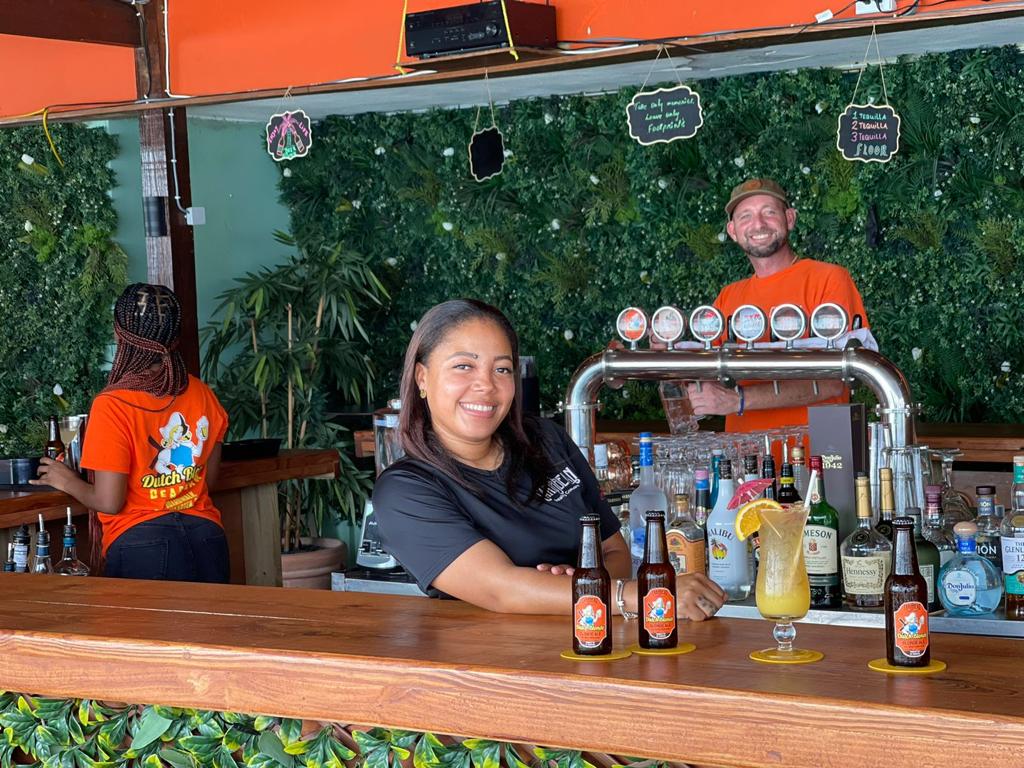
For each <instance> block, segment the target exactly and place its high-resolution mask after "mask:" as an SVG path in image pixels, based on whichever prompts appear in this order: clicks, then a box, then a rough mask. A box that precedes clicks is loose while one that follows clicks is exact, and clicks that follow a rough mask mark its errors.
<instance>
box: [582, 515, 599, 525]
mask: <svg viewBox="0 0 1024 768" xmlns="http://www.w3.org/2000/svg"><path fill="white" fill-rule="evenodd" d="M600 522H601V518H600V517H598V516H597V515H583V516H581V517H580V524H582V525H597V524H598V523H600Z"/></svg>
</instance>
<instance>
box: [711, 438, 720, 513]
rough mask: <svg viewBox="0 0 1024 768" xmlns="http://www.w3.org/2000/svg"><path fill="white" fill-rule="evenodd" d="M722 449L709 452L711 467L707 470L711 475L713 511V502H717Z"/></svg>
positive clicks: (713, 503) (712, 506) (713, 504)
mask: <svg viewBox="0 0 1024 768" xmlns="http://www.w3.org/2000/svg"><path fill="white" fill-rule="evenodd" d="M722 455H723V453H722V449H721V448H714V449H712V451H711V467H710V469H709V471H710V473H711V499H710V500H711V508H712V509H714V507H715V502H716V501H718V481H719V479H720V478H721V474H720V473H719V469H720V467H721V464H722Z"/></svg>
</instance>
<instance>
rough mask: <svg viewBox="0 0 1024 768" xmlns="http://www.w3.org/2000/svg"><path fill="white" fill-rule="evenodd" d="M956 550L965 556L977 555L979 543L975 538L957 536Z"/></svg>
mask: <svg viewBox="0 0 1024 768" xmlns="http://www.w3.org/2000/svg"><path fill="white" fill-rule="evenodd" d="M956 550H957V552H960V553H961V554H964V555H967V554H976V553H977V551H978V542H977V541H976V540H975V538H974V537H973V536H957V537H956Z"/></svg>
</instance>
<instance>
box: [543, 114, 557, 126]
mask: <svg viewBox="0 0 1024 768" xmlns="http://www.w3.org/2000/svg"><path fill="white" fill-rule="evenodd" d="M553 122H555V116H554V115H552V114H551V113H550V112H545V113H544V125H551V124H552V123H553Z"/></svg>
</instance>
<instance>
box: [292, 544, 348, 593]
mask: <svg viewBox="0 0 1024 768" xmlns="http://www.w3.org/2000/svg"><path fill="white" fill-rule="evenodd" d="M302 544H303V546H312V547H315V549H310V550H304V551H302V552H284V553H282V554H281V576H282V582H283V584H284V586H286V587H292V588H297V589H330V588H331V573H333V572H334V571H340V570H342V567H343V564H344V563H345V560H346V558H347V556H348V547H347V546H346V545H345V543H344V542H343V541H340V540H339V539H328V538H323V539H308V538H305V539H303V540H302Z"/></svg>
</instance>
